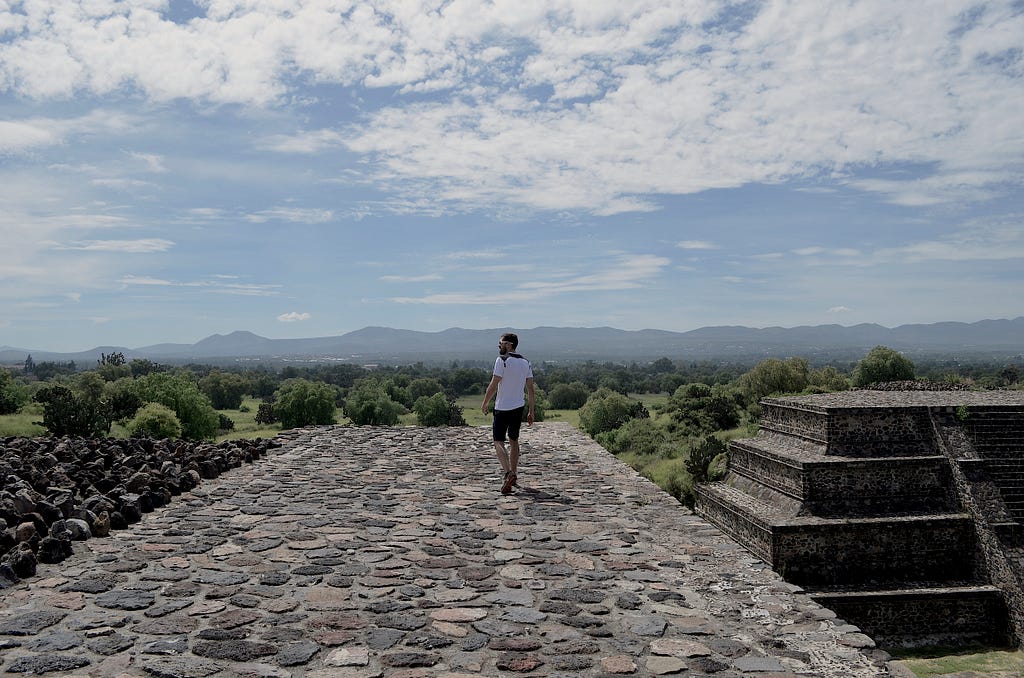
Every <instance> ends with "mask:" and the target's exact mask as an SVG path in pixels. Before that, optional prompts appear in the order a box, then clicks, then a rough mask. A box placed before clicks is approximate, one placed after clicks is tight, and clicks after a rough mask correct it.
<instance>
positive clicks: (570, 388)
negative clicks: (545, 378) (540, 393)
mask: <svg viewBox="0 0 1024 678" xmlns="http://www.w3.org/2000/svg"><path fill="white" fill-rule="evenodd" d="M588 397H590V389H589V388H587V385H586V384H584V383H583V382H581V381H574V382H572V383H571V384H555V385H554V386H552V387H551V392H550V393H549V394H548V402H549V403H550V405H551V409H553V410H578V409H580V408H581V407H583V405H584V404H586V402H587V398H588Z"/></svg>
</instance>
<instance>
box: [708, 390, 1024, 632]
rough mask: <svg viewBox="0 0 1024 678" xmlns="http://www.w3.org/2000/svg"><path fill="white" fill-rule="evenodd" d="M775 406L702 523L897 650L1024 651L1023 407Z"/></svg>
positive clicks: (926, 395) (874, 400)
mask: <svg viewBox="0 0 1024 678" xmlns="http://www.w3.org/2000/svg"><path fill="white" fill-rule="evenodd" d="M762 406H763V417H762V420H761V427H760V431H759V433H758V435H757V436H756V437H755V438H752V439H748V440H743V441H733V442H732V443H731V444H730V468H729V475H728V476H727V479H726V481H725V482H723V483H715V484H710V485H703V486H700V487H699V488H698V501H697V511H698V513H700V514H701V515H702V516H704V517H705V518H707V519H708V520H710V521H711V522H713V523H715V524H718V525H720V526H721V527H722V528H723V529H724V530H725V531H726V532H728V533H729V534H730V535H731V536H732V537H733V538H734V539H736V540H737V541H739V542H740V543H741V544H743V545H745V546H747V547H748V548H749V549H750V550H751V551H753V552H754V553H755V554H757V555H758V556H760V557H762V558H766V559H767V560H768V562H769V563H770V564H771V566H772V567H773V568H774V569H775V570H776V571H778V572H780V573H781V574H783V575H784V576H785V577H786V579H787V580H789V581H791V582H793V583H795V584H798V585H800V586H803V587H804V588H805V589H806V590H807V591H808V592H809V593H810V594H811V595H812V597H813V598H814V599H815V600H818V601H819V602H822V603H823V604H825V605H827V606H830V607H833V609H834V610H835V611H836V612H837V613H838V614H840V615H841V616H843V617H844V618H846V619H847V620H848V621H850V622H852V623H853V624H856V625H858V626H860V627H861V628H863V629H864V630H865V631H866V632H867V633H869V634H871V635H872V636H873V637H876V640H877V641H879V642H880V643H882V644H883V645H886V644H887V645H915V644H932V643H950V644H957V643H972V642H987V643H1004V642H1008V641H1010V642H1013V643H1016V642H1022V641H1024V527H1022V525H1024V392H1019V391H1002V392H993V391H986V392H974V391H956V392H951V391H949V392H936V391H921V392H899V391H888V392H882V391H878V392H875V391H852V392H844V393H832V394H819V395H813V396H796V397H787V398H777V399H766V400H764V401H762ZM766 554H767V555H766Z"/></svg>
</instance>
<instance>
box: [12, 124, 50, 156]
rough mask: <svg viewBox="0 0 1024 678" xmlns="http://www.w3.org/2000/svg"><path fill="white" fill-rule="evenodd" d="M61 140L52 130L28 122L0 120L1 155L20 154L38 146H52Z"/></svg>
mask: <svg viewBox="0 0 1024 678" xmlns="http://www.w3.org/2000/svg"><path fill="white" fill-rule="evenodd" d="M59 141H60V138H59V136H58V135H56V134H55V133H54V131H53V130H52V129H47V128H44V127H40V126H37V125H34V124H32V123H26V122H10V121H5V120H0V154H2V153H20V152H23V151H26V150H28V149H30V148H34V147H37V146H50V145H53V144H55V143H58V142H59Z"/></svg>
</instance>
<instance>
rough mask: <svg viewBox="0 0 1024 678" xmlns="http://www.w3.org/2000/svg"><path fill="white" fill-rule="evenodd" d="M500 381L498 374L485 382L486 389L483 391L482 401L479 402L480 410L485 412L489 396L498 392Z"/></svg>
mask: <svg viewBox="0 0 1024 678" xmlns="http://www.w3.org/2000/svg"><path fill="white" fill-rule="evenodd" d="M500 381H501V377H499V376H498V375H496V374H495V375H492V376H491V383H489V384H487V391H485V392H484V401H483V402H482V403H481V404H480V411H481V412H483V413H484V414H487V406H488V405H489V404H490V403H491V398H493V397H494V394H495V393H497V392H498V383H499V382H500Z"/></svg>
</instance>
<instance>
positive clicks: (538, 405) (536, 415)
mask: <svg viewBox="0 0 1024 678" xmlns="http://www.w3.org/2000/svg"><path fill="white" fill-rule="evenodd" d="M547 408H548V399H547V397H546V396H545V395H544V391H542V390H541V389H539V388H537V387H536V386H534V388H533V420H534V421H544V417H545V416H546V415H547ZM529 415H530V407H529V402H527V406H526V407H524V408H523V421H524V422H525V421H526V420H527V418H528V417H529Z"/></svg>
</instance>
